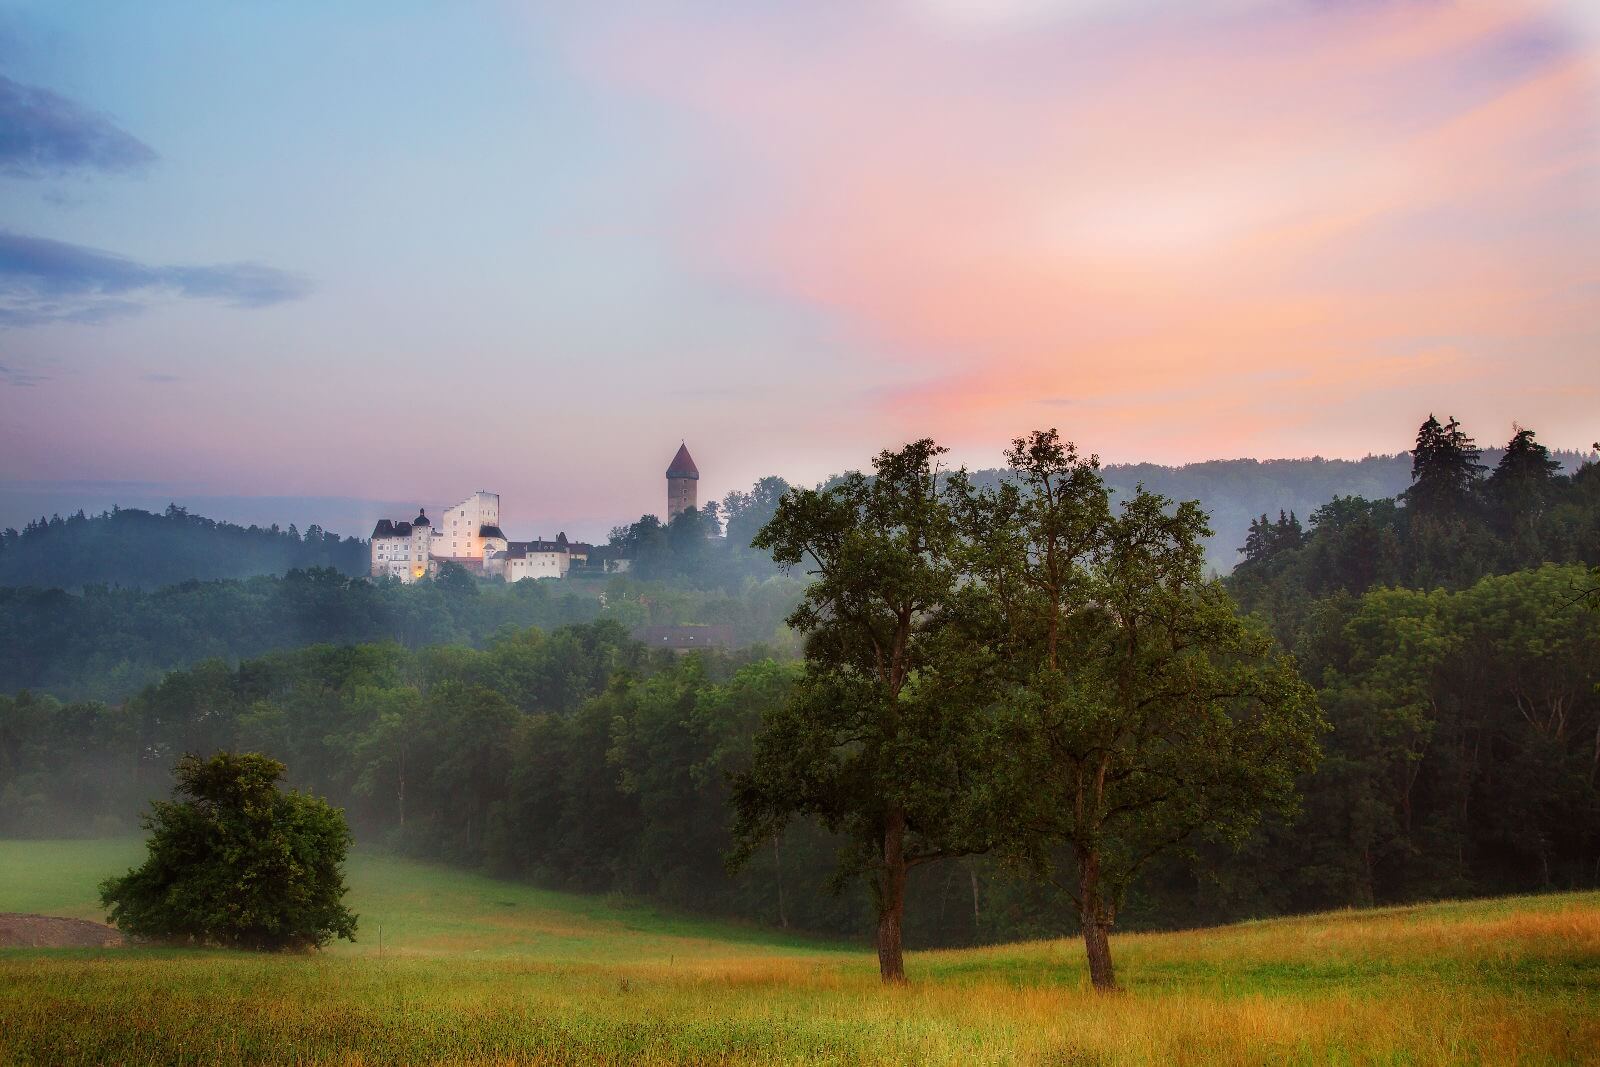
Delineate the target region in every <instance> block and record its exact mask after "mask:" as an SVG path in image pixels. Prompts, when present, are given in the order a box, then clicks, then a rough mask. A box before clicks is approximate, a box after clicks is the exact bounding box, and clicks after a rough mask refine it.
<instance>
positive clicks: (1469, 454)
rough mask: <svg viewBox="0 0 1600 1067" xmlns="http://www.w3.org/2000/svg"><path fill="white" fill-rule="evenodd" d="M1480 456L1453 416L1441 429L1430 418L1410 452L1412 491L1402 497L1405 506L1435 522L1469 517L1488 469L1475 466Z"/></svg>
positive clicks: (1436, 421)
mask: <svg viewBox="0 0 1600 1067" xmlns="http://www.w3.org/2000/svg"><path fill="white" fill-rule="evenodd" d="M1481 454H1482V453H1481V452H1480V450H1479V448H1478V446H1477V443H1476V442H1475V441H1473V439H1472V438H1471V437H1468V436H1467V434H1466V431H1464V430H1463V429H1462V428H1461V424H1460V423H1459V422H1457V421H1456V420H1455V417H1454V416H1452V417H1451V418H1450V421H1449V422H1447V423H1445V424H1443V425H1440V423H1439V420H1438V419H1437V418H1435V417H1434V416H1432V415H1429V416H1428V419H1427V421H1426V422H1424V423H1423V424H1422V426H1421V427H1420V428H1419V429H1418V430H1417V444H1416V447H1415V448H1414V449H1412V452H1411V488H1409V489H1407V490H1406V491H1405V492H1404V493H1403V494H1401V495H1402V497H1403V498H1404V499H1405V502H1406V506H1408V507H1410V508H1414V509H1415V510H1416V512H1417V513H1418V514H1420V515H1425V516H1428V517H1429V518H1435V519H1442V518H1453V517H1457V518H1458V517H1461V516H1464V515H1466V514H1468V513H1469V512H1470V511H1471V510H1472V507H1473V504H1474V502H1475V501H1476V498H1477V491H1478V487H1479V484H1480V481H1481V479H1482V476H1483V472H1484V471H1485V470H1487V469H1488V468H1487V467H1485V466H1484V465H1483V464H1481V463H1479V462H1478V457H1479V456H1480V455H1481Z"/></svg>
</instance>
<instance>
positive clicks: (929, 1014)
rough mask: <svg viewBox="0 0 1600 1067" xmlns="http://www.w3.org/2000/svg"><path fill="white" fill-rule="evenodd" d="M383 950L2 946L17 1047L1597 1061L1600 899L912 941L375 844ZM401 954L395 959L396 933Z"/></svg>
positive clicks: (73, 865) (27, 889) (93, 866)
mask: <svg viewBox="0 0 1600 1067" xmlns="http://www.w3.org/2000/svg"><path fill="white" fill-rule="evenodd" d="M138 853H139V849H138V843H137V842H136V841H133V840H130V839H118V840H114V841H101V842H72V843H61V842H28V843H20V842H0V910H33V911H50V912H53V913H55V914H62V915H78V916H91V917H98V915H99V912H98V909H97V908H96V907H95V905H94V890H93V886H94V883H95V882H96V881H97V880H98V879H99V878H101V877H103V876H105V875H107V874H109V873H114V872H117V871H119V870H120V869H122V868H123V867H124V866H126V865H127V864H129V863H131V862H133V861H134V860H135V859H136V857H137V856H138ZM350 882H351V886H352V894H351V906H352V907H353V909H354V910H355V911H356V912H358V913H359V914H360V915H361V928H360V931H359V934H360V937H361V941H360V943H359V944H356V945H347V946H342V947H340V948H338V949H336V950H334V951H331V952H328V953H325V954H321V955H318V956H314V957H305V956H251V955H245V954H236V953H224V952H209V951H183V950H150V949H106V950H10V951H5V952H0V1058H3V1059H6V1060H20V1061H23V1062H28V1061H34V1060H38V1061H44V1062H53V1063H96V1062H117V1061H124V1062H147V1061H150V1060H161V1061H178V1060H183V1059H190V1060H197V1061H206V1062H220V1063H231V1062H241V1061H245V1060H252V1059H263V1058H265V1059H269V1060H277V1061H286V1060H295V1061H300V1062H333V1061H337V1062H356V1061H359V1062H364V1063H399V1062H417V1061H422V1060H437V1059H441V1058H446V1059H449V1060H451V1061H452V1062H487V1061H493V1062H500V1063H579V1062H610V1063H623V1062H628V1063H640V1062H643V1063H687V1062H704V1061H706V1060H711V1059H714V1060H717V1061H719V1062H725V1063H759V1062H798V1061H805V1062H812V1063H855V1062H878V1063H906V1062H920V1063H1018V1062H1020V1063H1194V1064H1199V1063H1215V1062H1231V1063H1246V1062H1250V1063H1253V1062H1265V1061H1271V1062H1291V1063H1307V1064H1310V1063H1318V1064H1320V1063H1327V1062H1357V1063H1363V1062H1430V1063H1433V1062H1451V1061H1454V1062H1492V1063H1555V1062H1561V1063H1571V1062H1582V1061H1585V1060H1590V1061H1592V1060H1593V1058H1594V1050H1595V1049H1596V1048H1600V993H1597V990H1600V894H1597V893H1579V894H1560V895H1551V896H1542V897H1517V898H1505V899H1500V900H1487V901H1469V902H1459V903H1453V904H1444V905H1428V906H1419V907H1411V908H1390V909H1382V910H1377V911H1369V912H1337V913H1331V914H1325V915H1314V916H1306V917H1301V918H1294V919H1280V920H1274V921H1269V922H1255V923H1241V924H1238V925H1234V926H1228V927H1222V928H1217V929H1211V930H1194V931H1188V932H1184V933H1171V934H1140V935H1124V936H1120V937H1117V938H1115V939H1114V951H1115V952H1116V953H1117V954H1118V962H1119V965H1120V967H1121V970H1122V975H1123V977H1124V979H1125V981H1126V983H1127V986H1128V992H1127V993H1126V994H1125V995H1122V996H1118V997H1114V998H1106V997H1102V996H1097V995H1095V994H1093V993H1091V992H1089V991H1088V990H1087V989H1086V987H1085V978H1084V975H1083V967H1082V953H1081V948H1080V946H1079V945H1078V944H1077V943H1076V942H1073V941H1042V942H1031V943H1025V944H1015V945H1005V946H999V947H994V948H987V949H974V950H965V951H946V952H925V953H915V954H913V955H912V956H911V958H910V964H909V970H910V973H911V978H912V985H911V986H910V987H909V988H908V989H904V990H885V989H882V988H880V987H879V986H878V982H877V978H876V974H875V971H874V967H873V960H872V958H871V955H870V951H869V950H868V949H867V948H866V947H865V946H861V947H853V946H841V945H833V944H825V943H813V942H807V941H804V940H801V939H798V938H792V937H784V936H781V935H777V934H774V933H770V932H766V931H762V930H757V929H754V928H745V927H736V926H725V925H718V924H714V923H709V922H702V921H691V920H684V919H679V918H676V917H674V916H672V915H670V914H666V913H662V912H659V911H654V910H650V909H645V908H638V907H630V906H626V905H622V904H613V903H608V902H606V901H604V900H602V899H598V898H588V897H575V896H569V895H563V894H557V893H548V892H542V891H538V890H534V889H530V888H527V887H525V886H521V885H517V884H513V883H507V882H500V881H496V880H494V879H490V878H485V877H480V876H476V875H467V874H460V873H456V872H452V871H449V870H446V869H443V868H439V867H433V866H427V865H421V864H416V863H411V862H407V861H403V860H397V859H393V858H386V857H381V856H376V855H371V854H360V853H358V854H357V856H356V857H355V859H354V860H353V861H352V863H351V865H350ZM380 929H381V931H382V947H381V949H380V947H379V943H378V941H379V931H380Z"/></svg>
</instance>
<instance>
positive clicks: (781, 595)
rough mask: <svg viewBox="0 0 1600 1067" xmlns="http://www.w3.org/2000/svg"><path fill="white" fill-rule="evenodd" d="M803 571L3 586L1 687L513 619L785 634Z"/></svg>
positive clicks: (415, 643) (154, 676)
mask: <svg viewBox="0 0 1600 1067" xmlns="http://www.w3.org/2000/svg"><path fill="white" fill-rule="evenodd" d="M799 585H800V583H799V582H798V581H797V580H795V579H791V578H783V577H779V576H776V575H774V576H772V577H770V578H768V579H766V580H764V581H757V580H755V579H749V580H747V581H746V582H745V584H744V585H743V586H742V587H739V588H738V589H737V592H735V593H732V594H730V593H727V592H723V591H720V590H717V589H713V590H711V591H700V590H697V589H693V588H690V587H688V586H686V585H683V584H681V583H673V582H670V581H660V580H655V581H652V580H645V579H644V578H642V577H641V578H635V577H634V576H632V575H612V576H609V577H608V576H604V575H599V574H596V575H595V576H594V578H593V580H588V581H581V582H580V581H574V582H561V583H557V582H533V581H524V582H518V583H516V584H514V585H507V584H505V583H503V582H496V581H480V580H477V579H474V578H473V577H472V576H470V575H469V574H467V573H466V572H465V571H463V570H461V569H460V568H459V567H446V568H445V571H444V573H443V574H441V575H440V577H439V578H438V579H437V580H431V581H423V582H418V583H415V584H413V585H403V584H401V583H399V582H396V581H392V580H385V581H377V582H374V581H369V580H367V579H365V578H350V577H347V576H345V575H343V574H340V573H338V572H337V571H334V570H331V569H327V568H316V569H312V570H291V571H290V572H289V573H288V574H286V575H284V576H283V577H281V578H280V577H273V576H260V577H255V578H246V579H241V580H226V581H213V582H183V583H180V584H178V585H171V586H165V587H163V588H161V589H155V590H142V589H130V588H112V587H108V586H88V587H86V588H85V589H83V591H82V592H80V593H68V592H65V591H63V590H60V589H31V588H4V587H0V692H8V691H9V692H15V691H16V690H19V689H30V690H34V691H38V692H48V693H51V694H54V695H56V696H58V697H63V698H66V699H83V698H94V699H100V700H106V701H110V702H117V701H121V700H123V699H125V698H126V697H128V696H130V695H131V694H133V693H136V692H138V691H139V690H140V689H142V688H143V687H144V686H146V685H148V684H149V683H151V682H153V681H156V680H158V679H160V678H161V677H162V676H163V675H164V674H166V673H167V672H168V671H172V670H176V669H181V668H184V667H188V666H190V665H192V664H196V663H199V662H201V661H203V660H208V659H220V660H223V661H226V662H229V663H235V662H238V661H239V660H241V659H248V658H253V657H257V656H260V655H263V654H264V653H267V652H270V651H273V650H278V649H291V648H299V647H301V646H304V645H310V644H319V643H332V644H362V643H372V642H379V641H395V642H397V643H399V644H401V645H403V646H405V647H407V648H421V647H424V646H427V645H437V644H465V645H471V646H474V647H482V646H484V645H485V644H486V643H487V642H488V641H489V640H490V639H491V638H492V637H493V636H494V635H495V634H496V633H498V632H500V631H501V630H502V629H505V628H507V627H510V628H520V627H527V626H533V625H538V626H544V627H554V626H561V625H563V624H566V623H572V622H583V621H588V620H593V619H601V618H605V619H611V620H614V621H616V622H618V623H620V624H622V625H624V626H627V627H633V626H641V625H646V624H651V623H720V624H725V625H728V626H731V627H732V628H733V631H734V635H735V638H736V639H737V640H738V641H739V642H740V643H749V642H757V641H766V642H769V643H772V642H779V643H781V641H782V637H783V635H782V631H783V618H784V616H785V615H786V614H787V613H788V611H789V609H790V607H791V606H792V605H793V603H794V602H795V600H796V599H797V598H798V597H799Z"/></svg>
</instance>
